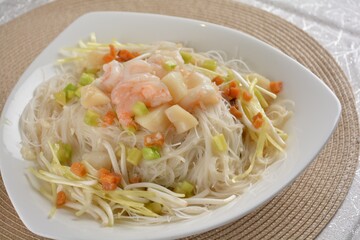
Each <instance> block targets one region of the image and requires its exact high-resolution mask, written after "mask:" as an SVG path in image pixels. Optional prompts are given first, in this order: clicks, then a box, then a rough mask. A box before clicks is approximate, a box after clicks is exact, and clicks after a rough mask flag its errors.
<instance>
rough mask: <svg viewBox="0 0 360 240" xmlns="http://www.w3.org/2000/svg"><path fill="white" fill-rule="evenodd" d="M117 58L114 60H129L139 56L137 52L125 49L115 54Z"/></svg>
mask: <svg viewBox="0 0 360 240" xmlns="http://www.w3.org/2000/svg"><path fill="white" fill-rule="evenodd" d="M117 56H118V57H117V58H116V60H117V61H119V62H126V61H129V60H131V59H133V58H135V57H137V56H139V54H138V53H137V52H130V51H128V50H126V49H123V50H120V51H119V52H118V54H117Z"/></svg>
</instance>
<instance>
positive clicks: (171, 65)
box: [163, 60, 176, 71]
mask: <svg viewBox="0 0 360 240" xmlns="http://www.w3.org/2000/svg"><path fill="white" fill-rule="evenodd" d="M163 67H164V69H165V70H166V71H171V70H174V69H175V68H176V62H175V61H174V60H167V61H166V62H165V63H164V65H163Z"/></svg>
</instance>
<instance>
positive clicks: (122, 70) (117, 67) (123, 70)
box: [97, 60, 152, 92]
mask: <svg viewBox="0 0 360 240" xmlns="http://www.w3.org/2000/svg"><path fill="white" fill-rule="evenodd" d="M103 69H104V74H103V75H102V76H101V77H100V78H99V79H98V80H97V81H98V82H99V83H100V84H99V87H100V88H101V89H102V90H105V91H107V92H111V91H112V90H113V89H114V87H115V86H116V84H117V83H118V82H120V81H123V80H126V79H127V78H129V77H131V75H133V74H138V73H149V72H151V70H152V67H151V66H150V64H148V63H147V62H145V61H143V60H133V61H129V62H126V63H119V62H118V61H116V60H113V61H111V62H109V63H107V64H105V65H104V67H103Z"/></svg>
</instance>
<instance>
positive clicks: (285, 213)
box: [0, 0, 359, 239]
mask: <svg viewBox="0 0 360 240" xmlns="http://www.w3.org/2000/svg"><path fill="white" fill-rule="evenodd" d="M90 11H133V12H150V13H160V14H166V15H174V16H181V17H187V18H193V19H200V20H204V21H208V22H213V23H217V24H221V25H225V26H228V27H232V28H235V29H239V30H241V31H243V32H246V33H249V34H251V35H253V36H255V37H257V38H259V39H261V40H263V41H265V42H267V43H269V44H270V45H272V46H275V47H277V48H279V49H280V50H282V51H283V52H285V53H286V54H288V55H290V56H291V57H293V58H295V59H296V60H297V61H299V62H300V63H302V64H303V65H305V66H306V67H308V68H309V69H310V70H311V71H312V72H313V73H315V74H316V75H317V76H319V77H320V79H322V80H323V81H324V82H325V83H326V84H327V85H328V86H329V87H330V88H331V89H332V90H333V91H334V92H335V93H336V95H337V97H338V98H339V99H340V102H341V104H342V107H343V110H342V115H341V119H340V122H339V125H338V128H337V130H336V131H335V133H334V134H333V135H332V137H331V139H330V141H329V142H328V144H327V145H326V147H325V148H324V149H323V150H322V151H321V153H320V154H319V156H318V157H317V159H316V161H314V163H313V164H312V165H311V166H310V167H309V168H308V169H307V170H306V171H305V173H304V174H303V175H302V176H301V177H299V178H298V179H297V180H296V181H295V182H294V183H293V184H292V185H291V186H290V187H288V188H287V189H285V190H284V191H283V192H282V193H281V194H279V195H278V196H277V197H276V198H274V199H273V200H272V201H271V202H269V203H268V204H267V205H265V206H263V207H261V208H259V209H258V210H257V211H255V212H252V213H250V214H248V215H247V216H245V217H243V218H242V219H240V220H238V221H237V222H234V223H231V224H228V225H225V226H223V227H220V228H218V229H215V230H212V231H210V232H207V233H203V234H200V235H197V236H192V237H189V239H190V238H194V239H295V238H296V239H312V238H315V237H316V236H317V235H318V234H319V233H320V232H321V230H322V229H323V228H324V227H325V226H326V224H327V223H328V222H329V220H330V219H331V218H332V217H333V216H334V214H335V212H336V210H337V209H338V208H339V206H340V204H341V203H342V201H343V200H344V198H345V196H346V194H347V192H348V189H349V187H350V184H351V182H352V179H353V177H354V171H355V169H356V165H357V159H358V156H359V141H358V136H359V125H358V117H357V114H356V108H355V100H354V97H353V94H352V91H351V88H350V86H349V83H348V82H347V80H346V78H345V76H344V73H343V72H342V71H341V69H340V67H339V66H338V65H337V64H336V62H335V61H334V59H332V58H331V56H330V55H329V54H328V53H327V52H326V51H325V50H324V49H323V48H322V47H321V46H320V45H319V44H318V43H317V42H315V41H314V40H313V39H312V38H311V37H309V36H308V35H307V34H306V33H304V32H303V31H301V30H300V29H298V28H296V27H295V26H293V25H291V24H289V23H287V22H286V21H284V20H282V19H280V18H279V17H276V16H274V15H272V14H269V13H266V12H264V11H262V10H259V9H256V8H253V7H250V6H246V5H243V4H239V3H236V2H233V1H215V0H198V1H195V0H185V1H171V0H154V1H150V0H148V1H146V0H117V1H115V0H113V1H111V0H107V1H100V0H91V1H86V0H61V1H60V0H59V1H56V2H54V3H51V4H48V5H45V6H43V7H40V8H38V9H35V10H33V11H31V12H29V13H27V14H26V15H23V16H21V17H19V18H16V19H15V20H14V21H12V22H10V23H7V24H5V25H3V26H0V42H1V44H0V56H1V59H0V66H1V73H0V84H1V87H0V91H1V97H0V109H1V110H2V109H3V106H4V103H5V100H6V98H7V96H8V95H9V92H10V90H11V89H12V88H13V86H14V85H15V83H16V81H17V80H18V78H19V77H20V75H21V74H22V73H23V71H24V70H25V69H26V68H27V66H28V65H29V64H30V63H31V61H32V60H33V59H34V58H35V57H36V56H37V55H38V54H39V53H40V52H41V51H42V50H43V49H44V48H45V47H46V46H47V45H48V43H49V42H50V41H51V40H53V39H54V38H55V37H56V36H57V35H58V34H59V33H60V32H61V31H62V30H63V29H64V28H65V27H66V26H68V25H69V24H70V23H71V22H72V21H74V20H75V19H76V18H77V17H79V16H81V15H83V14H84V13H86V12H90ZM325 107H326V106H325ZM0 199H1V206H0V239H41V238H40V237H38V236H36V235H34V234H32V233H31V232H30V231H29V230H27V229H26V228H25V226H24V225H23V224H22V222H21V220H20V219H19V218H18V215H17V214H16V212H15V210H14V208H13V206H12V204H11V202H10V200H9V198H8V196H7V193H6V190H5V188H4V185H3V182H2V181H1V182H0Z"/></svg>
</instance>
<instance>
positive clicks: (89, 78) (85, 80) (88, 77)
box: [79, 72, 95, 86]
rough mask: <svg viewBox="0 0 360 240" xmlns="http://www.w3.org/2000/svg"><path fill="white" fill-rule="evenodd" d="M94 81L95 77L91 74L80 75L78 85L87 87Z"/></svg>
mask: <svg viewBox="0 0 360 240" xmlns="http://www.w3.org/2000/svg"><path fill="white" fill-rule="evenodd" d="M94 80H95V75H94V74H93V73H85V72H84V73H82V74H81V77H80V80H79V84H80V85H81V86H86V85H89V84H90V83H92V82H93V81H94Z"/></svg>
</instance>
